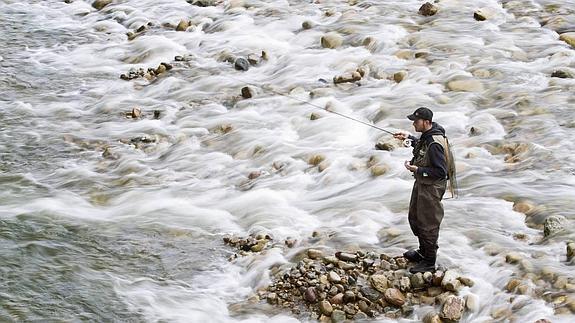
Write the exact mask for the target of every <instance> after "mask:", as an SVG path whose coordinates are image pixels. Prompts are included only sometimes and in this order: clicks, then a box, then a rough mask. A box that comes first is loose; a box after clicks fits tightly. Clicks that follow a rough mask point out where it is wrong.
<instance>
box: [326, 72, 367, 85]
mask: <svg viewBox="0 0 575 323" xmlns="http://www.w3.org/2000/svg"><path fill="white" fill-rule="evenodd" d="M360 80H361V74H360V73H359V72H357V71H356V72H353V73H351V74H346V75H339V76H335V77H334V78H333V83H334V84H341V83H353V82H357V81H360Z"/></svg>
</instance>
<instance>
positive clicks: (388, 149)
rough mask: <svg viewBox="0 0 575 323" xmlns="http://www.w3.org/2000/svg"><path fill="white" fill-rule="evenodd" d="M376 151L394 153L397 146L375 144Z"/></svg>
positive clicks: (386, 143)
mask: <svg viewBox="0 0 575 323" xmlns="http://www.w3.org/2000/svg"><path fill="white" fill-rule="evenodd" d="M375 149H377V150H385V151H392V150H394V149H395V146H394V145H393V144H392V143H388V142H378V143H377V144H375Z"/></svg>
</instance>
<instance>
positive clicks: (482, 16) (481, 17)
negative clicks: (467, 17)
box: [473, 10, 487, 21]
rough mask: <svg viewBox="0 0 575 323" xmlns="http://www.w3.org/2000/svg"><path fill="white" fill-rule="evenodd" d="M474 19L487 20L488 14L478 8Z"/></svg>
mask: <svg viewBox="0 0 575 323" xmlns="http://www.w3.org/2000/svg"><path fill="white" fill-rule="evenodd" d="M473 19H475V20H477V21H485V20H487V16H486V15H485V14H484V13H483V12H481V10H477V11H475V12H474V13H473Z"/></svg>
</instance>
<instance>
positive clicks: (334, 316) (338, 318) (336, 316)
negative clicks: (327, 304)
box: [331, 310, 347, 323]
mask: <svg viewBox="0 0 575 323" xmlns="http://www.w3.org/2000/svg"><path fill="white" fill-rule="evenodd" d="M346 318H347V317H346V315H345V312H344V311H342V310H335V311H333V313H331V321H332V322H333V323H337V322H343V321H345V319H346Z"/></svg>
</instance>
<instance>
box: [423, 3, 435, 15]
mask: <svg viewBox="0 0 575 323" xmlns="http://www.w3.org/2000/svg"><path fill="white" fill-rule="evenodd" d="M436 13H437V7H436V6H434V5H432V4H431V3H429V2H426V3H424V4H423V5H422V6H421V7H419V14H420V15H422V16H433V15H435V14H436Z"/></svg>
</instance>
